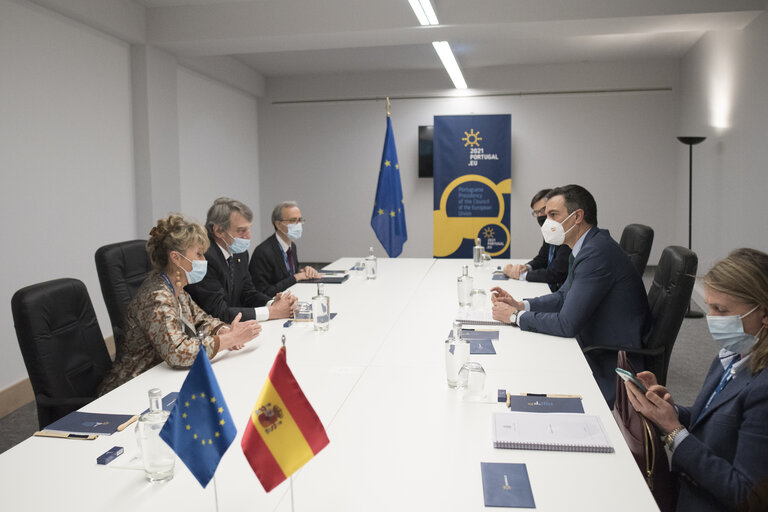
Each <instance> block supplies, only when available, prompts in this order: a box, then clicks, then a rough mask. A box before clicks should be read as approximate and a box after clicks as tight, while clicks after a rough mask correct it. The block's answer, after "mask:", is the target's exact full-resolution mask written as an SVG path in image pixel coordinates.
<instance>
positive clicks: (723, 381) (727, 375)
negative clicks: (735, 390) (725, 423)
mask: <svg viewBox="0 0 768 512" xmlns="http://www.w3.org/2000/svg"><path fill="white" fill-rule="evenodd" d="M739 359H741V357H740V356H737V357H734V358H733V361H731V364H729V365H728V368H726V369H725V371H724V372H723V376H722V377H721V378H720V382H719V383H718V385H717V387H716V388H715V390H714V391H713V392H712V394H711V395H709V400H707V403H706V405H704V408H703V409H702V410H701V414H704V411H706V410H707V409H709V405H710V404H711V403H712V400H714V399H715V397H716V396H717V395H718V393H720V392H721V391H722V390H723V389H724V388H725V386H726V385H727V384H728V383H729V382H730V381H731V379H733V376H734V375H735V374H736V371H735V370H734V369H733V365H734V364H735V363H736V362H737V361H738V360H739ZM701 414H699V416H701Z"/></svg>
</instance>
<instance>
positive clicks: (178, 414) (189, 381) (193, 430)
mask: <svg viewBox="0 0 768 512" xmlns="http://www.w3.org/2000/svg"><path fill="white" fill-rule="evenodd" d="M236 435H237V429H236V428H235V425H234V423H233V422H232V416H230V414H229V409H228V408H227V404H226V402H225V401H224V397H223V396H222V394H221V390H220V389H219V384H218V382H216V376H215V375H214V374H213V369H212V368H211V363H210V361H208V355H207V354H206V353H205V350H200V352H199V353H198V355H197V357H196V358H195V362H194V363H193V364H192V367H191V368H190V370H189V374H187V378H186V379H185V380H184V384H183V385H182V386H181V390H180V391H179V398H178V401H177V403H176V407H174V408H173V410H172V411H171V415H170V416H169V417H168V421H166V422H165V425H164V426H163V429H162V430H161V431H160V437H161V438H162V439H163V440H164V441H165V442H166V443H168V446H170V447H171V448H172V449H173V451H175V452H176V454H177V455H178V456H179V458H180V459H181V460H182V462H184V464H185V465H186V466H187V467H188V468H189V470H190V472H191V473H192V474H193V475H195V478H197V481H198V482H200V485H202V486H203V487H205V486H206V485H208V482H210V480H211V478H213V474H214V473H215V472H216V468H217V467H218V465H219V461H220V460H221V457H222V456H223V455H224V453H225V452H226V451H227V448H229V445H230V444H232V441H233V440H234V439H235V436H236Z"/></svg>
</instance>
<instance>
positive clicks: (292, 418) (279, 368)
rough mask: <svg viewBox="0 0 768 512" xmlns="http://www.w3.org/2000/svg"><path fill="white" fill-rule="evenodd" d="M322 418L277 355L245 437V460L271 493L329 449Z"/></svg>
mask: <svg viewBox="0 0 768 512" xmlns="http://www.w3.org/2000/svg"><path fill="white" fill-rule="evenodd" d="M328 442H329V441H328V436H327V435H326V433H325V429H324V428H323V424H322V423H321V422H320V418H318V417H317V414H316V413H315V411H314V409H312V406H311V405H310V404H309V401H307V397H305V396H304V393H303V392H302V391H301V388H300V387H299V383H298V382H296V379H295V378H294V377H293V373H291V369H290V368H288V363H287V362H286V359H285V347H281V348H280V351H279V352H278V353H277V357H276V358H275V362H274V364H273V365H272V369H271V370H270V371H269V377H268V378H267V381H266V382H265V383H264V387H262V388H261V393H259V398H258V399H257V400H256V405H255V406H254V408H253V412H251V417H250V419H249V420H248V425H247V426H246V427H245V432H244V433H243V440H242V443H241V445H242V447H243V453H245V458H246V459H248V463H249V464H250V465H251V468H253V471H254V473H256V476H257V477H258V478H259V481H260V482H261V485H262V486H263V487H264V490H265V491H267V492H269V491H271V490H272V489H274V488H275V487H277V486H278V485H279V484H280V482H282V481H283V480H285V479H286V478H288V477H289V476H291V475H292V474H293V473H294V472H296V470H298V469H299V468H300V467H301V466H303V465H304V464H306V463H307V462H309V460H310V459H311V458H312V457H314V456H315V455H316V454H317V453H318V452H319V451H320V450H322V449H323V448H325V447H326V446H327V445H328Z"/></svg>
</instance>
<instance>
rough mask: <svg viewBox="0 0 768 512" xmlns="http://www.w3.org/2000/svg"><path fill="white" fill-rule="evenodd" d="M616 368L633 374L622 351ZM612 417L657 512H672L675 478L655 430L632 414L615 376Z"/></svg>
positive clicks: (643, 419) (625, 392) (632, 411)
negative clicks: (614, 399)
mask: <svg viewBox="0 0 768 512" xmlns="http://www.w3.org/2000/svg"><path fill="white" fill-rule="evenodd" d="M617 366H618V367H619V368H623V369H625V370H629V371H630V372H632V373H635V370H634V368H633V367H632V363H630V361H629V359H628V358H627V354H626V353H625V352H624V351H620V352H619V356H618V361H617ZM613 416H614V418H615V419H616V423H618V425H619V430H621V434H622V435H623V436H624V440H625V441H626V443H627V446H629V450H630V451H631V452H632V455H633V456H634V457H635V462H637V465H638V467H639V468H640V471H641V472H642V474H643V477H644V478H645V482H646V483H647V484H648V488H649V489H650V490H651V493H652V494H653V497H654V499H655V500H656V504H657V505H658V506H659V509H660V510H661V512H674V510H675V506H676V504H677V479H676V478H675V476H674V475H673V474H672V473H671V472H670V470H669V462H668V461H667V453H666V451H665V450H664V443H663V442H662V440H661V434H660V432H659V429H658V428H657V427H656V425H654V424H653V423H652V422H651V421H649V420H647V419H645V418H644V417H643V416H642V415H641V414H640V413H638V412H637V411H635V409H634V407H632V404H631V403H630V402H629V398H628V397H627V390H626V388H625V387H624V381H623V380H622V379H621V378H619V377H618V376H617V377H616V403H615V404H614V406H613Z"/></svg>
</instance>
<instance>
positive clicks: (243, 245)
mask: <svg viewBox="0 0 768 512" xmlns="http://www.w3.org/2000/svg"><path fill="white" fill-rule="evenodd" d="M227 235H228V236H229V237H230V238H232V240H233V241H232V245H229V244H227V248H228V249H229V252H231V253H232V254H239V253H241V252H245V251H247V250H248V248H249V247H250V246H251V241H250V240H249V239H247V238H236V237H234V236H232V235H230V234H229V233H227Z"/></svg>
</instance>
